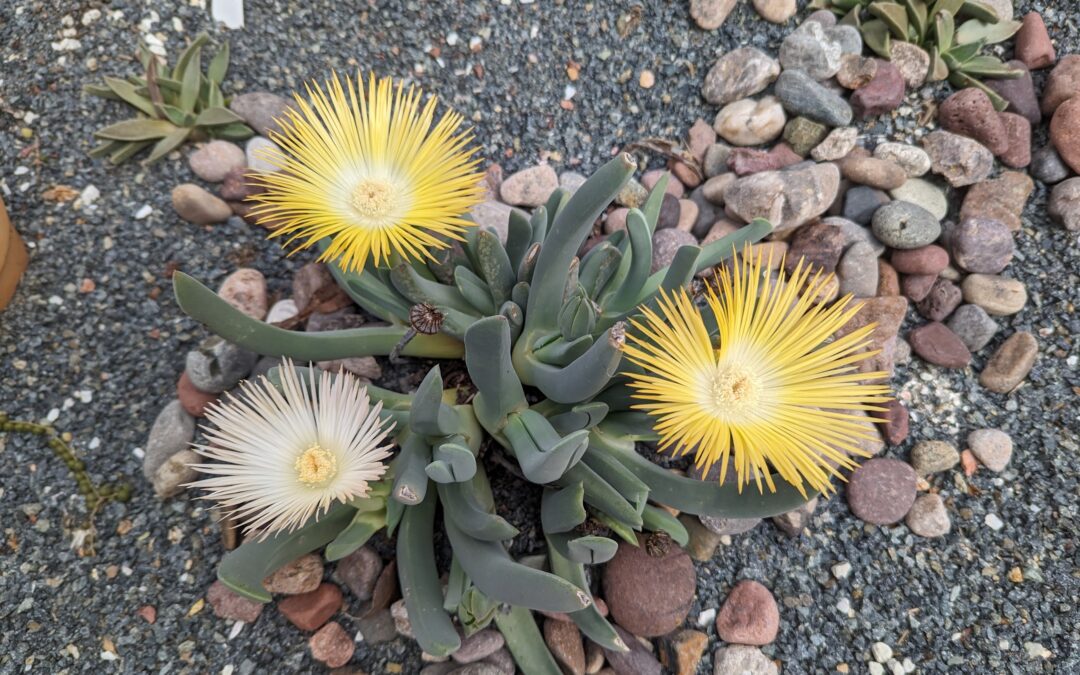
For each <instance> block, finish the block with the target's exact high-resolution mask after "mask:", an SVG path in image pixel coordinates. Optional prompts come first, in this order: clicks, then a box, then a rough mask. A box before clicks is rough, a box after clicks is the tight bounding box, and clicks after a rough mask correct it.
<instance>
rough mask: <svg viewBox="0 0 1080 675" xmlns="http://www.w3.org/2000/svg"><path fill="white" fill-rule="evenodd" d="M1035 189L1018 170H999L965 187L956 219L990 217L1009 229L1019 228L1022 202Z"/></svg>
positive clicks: (1024, 174) (1029, 178) (1025, 201)
mask: <svg viewBox="0 0 1080 675" xmlns="http://www.w3.org/2000/svg"><path fill="white" fill-rule="evenodd" d="M1034 189H1035V182H1034V181H1033V180H1031V177H1030V176H1028V175H1027V174H1026V173H1024V172H1022V171H1002V172H1001V175H1000V176H998V177H997V178H994V179H992V180H985V181H983V182H981V183H976V184H975V185H972V186H971V187H970V188H968V191H967V194H966V195H965V196H964V203H963V205H962V206H961V207H960V219H961V220H963V219H966V218H991V219H993V220H998V221H1001V222H1003V223H1005V225H1007V226H1008V228H1009V230H1010V231H1011V232H1016V231H1018V230H1019V229H1020V225H1021V222H1020V216H1021V214H1022V213H1023V212H1024V204H1026V203H1027V200H1028V197H1030V196H1031V192H1032V191H1033V190H1034Z"/></svg>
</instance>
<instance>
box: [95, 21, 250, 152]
mask: <svg viewBox="0 0 1080 675" xmlns="http://www.w3.org/2000/svg"><path fill="white" fill-rule="evenodd" d="M208 41H209V37H208V36H207V35H206V33H201V34H200V35H199V36H198V37H196V38H195V39H194V40H193V41H192V42H191V44H190V45H188V47H187V48H186V49H185V50H184V51H183V52H182V53H181V54H180V58H179V60H177V62H176V65H175V66H173V67H172V68H171V69H170V68H168V67H166V66H165V65H164V63H163V62H162V61H161V60H160V59H159V58H158V57H157V56H155V55H154V54H152V53H151V52H150V51H149V50H147V49H146V48H145V47H142V46H140V48H139V60H140V62H141V63H142V67H143V75H142V76H131V77H128V78H127V79H120V78H116V77H106V78H105V80H104V82H102V83H101V84H89V85H86V86H85V87H83V91H85V92H86V93H88V94H91V95H93V96H100V97H102V98H107V99H111V100H114V101H121V102H123V103H126V104H128V105H129V106H131V107H132V108H134V109H135V110H136V111H137V114H136V116H135V117H133V118H131V119H127V120H124V121H123V122H117V123H116V124H110V125H109V126H107V127H104V128H102V129H98V130H97V131H95V132H94V136H96V137H97V138H99V139H101V141H102V142H101V143H100V144H98V145H97V146H95V147H94V148H93V149H92V150H91V151H90V155H91V156H93V157H98V158H100V157H108V158H109V161H111V162H112V163H113V164H121V163H123V162H125V161H127V160H128V159H130V158H131V157H133V156H135V155H137V154H139V153H140V152H142V151H143V150H145V149H147V148H149V149H150V154H149V155H148V156H147V158H146V163H148V164H149V163H151V162H155V161H157V160H159V159H161V158H162V157H164V156H165V155H166V154H168V153H169V152H170V151H172V150H173V149H175V148H177V147H179V146H180V145H181V144H182V143H184V142H185V141H202V140H207V139H209V138H222V139H226V140H232V141H239V140H243V139H245V138H250V137H251V136H252V135H253V134H254V132H253V131H252V130H251V128H250V127H248V126H247V125H246V124H244V121H243V120H242V119H241V118H240V117H239V116H238V115H237V114H236V113H234V112H232V111H231V110H229V109H228V108H227V107H226V104H227V103H228V101H227V99H226V98H225V95H224V94H222V92H221V83H222V81H223V80H224V79H225V73H226V72H227V71H228V69H229V45H228V44H225V45H223V46H222V47H221V49H219V50H218V51H217V52H216V53H215V54H214V56H213V57H212V58H211V59H210V63H209V65H208V66H207V68H206V73H205V74H204V73H203V72H202V67H201V63H200V61H201V55H202V48H203V46H204V45H206V43H207V42H208Z"/></svg>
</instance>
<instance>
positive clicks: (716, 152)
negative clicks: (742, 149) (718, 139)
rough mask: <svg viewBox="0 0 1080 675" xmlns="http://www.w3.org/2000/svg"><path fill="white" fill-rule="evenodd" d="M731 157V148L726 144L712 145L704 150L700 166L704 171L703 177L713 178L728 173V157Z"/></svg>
mask: <svg viewBox="0 0 1080 675" xmlns="http://www.w3.org/2000/svg"><path fill="white" fill-rule="evenodd" d="M730 156H731V146H730V145H728V144H727V143H713V144H712V145H710V146H709V147H708V149H707V150H705V160H704V161H703V162H702V166H703V168H704V169H705V177H706V178H713V177H715V176H719V175H720V174H722V173H727V172H728V165H727V161H728V157H730Z"/></svg>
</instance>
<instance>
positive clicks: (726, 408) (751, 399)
mask: <svg viewBox="0 0 1080 675" xmlns="http://www.w3.org/2000/svg"><path fill="white" fill-rule="evenodd" d="M707 396H708V402H709V404H710V405H711V406H712V408H713V412H715V413H717V414H720V415H725V416H727V415H731V416H740V415H745V414H747V413H749V412H751V411H753V410H754V409H755V408H756V407H757V406H758V404H759V403H760V402H761V387H760V386H759V384H758V382H757V381H756V380H755V379H754V375H753V373H752V372H751V371H750V370H748V369H747V368H744V367H742V366H739V365H735V364H717V366H716V371H715V372H714V373H713V374H712V376H711V378H710V381H709V383H708V393H707Z"/></svg>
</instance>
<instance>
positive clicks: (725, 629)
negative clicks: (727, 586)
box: [716, 579, 780, 646]
mask: <svg viewBox="0 0 1080 675" xmlns="http://www.w3.org/2000/svg"><path fill="white" fill-rule="evenodd" d="M779 630H780V610H779V609H778V608H777V606H776V599H775V598H773V595H772V593H770V592H769V589H767V588H765V587H764V586H762V585H761V584H760V583H758V582H756V581H752V580H749V579H745V580H743V581H740V582H739V583H737V584H736V585H735V587H734V588H732V589H731V593H729V594H728V597H727V599H725V600H724V604H723V605H721V606H720V612H719V613H718V614H717V615H716V634H717V635H718V636H719V637H720V639H721V640H723V641H724V642H730V643H733V644H741V645H756V646H760V645H767V644H769V643H770V642H772V641H773V640H775V639H776V633H777V632H778V631H779Z"/></svg>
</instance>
